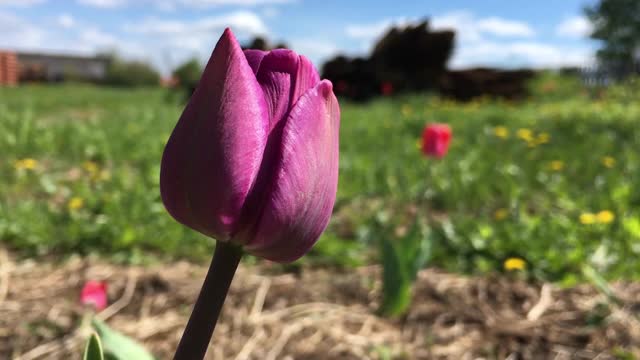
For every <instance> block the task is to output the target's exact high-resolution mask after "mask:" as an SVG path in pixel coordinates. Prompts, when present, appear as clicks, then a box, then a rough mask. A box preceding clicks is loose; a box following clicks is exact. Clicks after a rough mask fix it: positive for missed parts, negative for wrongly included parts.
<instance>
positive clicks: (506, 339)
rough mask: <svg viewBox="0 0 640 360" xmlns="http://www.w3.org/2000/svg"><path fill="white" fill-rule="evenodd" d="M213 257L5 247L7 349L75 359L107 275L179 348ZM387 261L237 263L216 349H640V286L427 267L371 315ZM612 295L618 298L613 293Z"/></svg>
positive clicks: (153, 335) (596, 355) (539, 354)
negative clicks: (123, 258) (91, 301)
mask: <svg viewBox="0 0 640 360" xmlns="http://www.w3.org/2000/svg"><path fill="white" fill-rule="evenodd" d="M205 271H206V268H205V267H204V266H202V265H194V264H190V263H186V262H178V263H174V264H164V265H158V266H153V267H148V268H143V267H125V266H115V265H110V264H108V263H105V262H101V261H98V260H95V259H74V260H70V261H66V262H65V263H51V262H45V263H39V262H37V261H34V260H31V261H19V262H18V261H14V260H12V259H11V258H10V257H9V256H7V254H6V252H4V251H2V250H0V359H22V360H28V359H78V358H79V357H80V355H79V354H80V352H81V350H80V349H81V347H82V345H83V342H84V336H85V334H82V333H81V332H80V330H79V329H80V328H79V325H80V322H81V319H82V317H83V314H84V312H85V309H83V308H82V307H81V306H80V305H78V294H79V291H80V288H81V287H82V284H83V283H84V282H85V281H86V280H88V279H100V280H106V281H107V282H108V284H109V299H110V301H111V306H110V307H108V308H107V309H105V310H104V311H102V312H101V313H100V314H99V315H98V316H99V317H101V318H102V319H105V320H106V321H107V322H108V323H109V324H110V325H111V326H112V327H114V328H115V329H118V330H120V331H122V332H124V333H126V334H128V335H131V336H133V337H134V338H136V339H138V340H139V341H141V342H142V343H143V344H144V345H145V346H147V348H149V349H151V350H152V351H153V352H154V354H156V356H157V357H158V358H159V359H168V358H171V355H172V351H173V350H174V348H175V346H176V344H177V342H178V338H179V336H180V334H181V331H182V329H183V327H184V325H185V322H186V319H187V316H188V314H189V310H190V305H191V304H192V302H193V301H194V299H195V297H196V294H197V291H198V290H199V286H200V284H201V281H202V279H203V276H204V274H205ZM379 280H380V269H379V268H377V267H366V268H360V269H356V270H345V271H339V270H331V269H304V270H303V271H302V272H301V273H300V274H282V273H277V272H276V271H275V270H274V268H272V267H269V266H267V265H261V266H241V267H240V269H239V271H238V274H237V276H236V279H235V280H234V283H233V285H232V287H231V291H230V295H229V298H228V299H227V302H226V304H225V309H224V311H223V318H222V320H221V322H220V323H219V324H218V328H217V329H216V333H215V335H214V338H213V341H212V343H211V347H210V348H209V352H208V355H207V358H208V359H237V360H241V359H244V360H252V359H255V360H258V359H259V360H275V359H479V358H483V359H493V358H497V359H609V358H614V357H616V356H621V355H622V354H633V355H635V356H636V357H638V356H640V322H639V321H638V319H637V317H635V315H634V314H635V313H636V312H637V311H638V309H639V308H640V284H639V283H624V284H623V283H620V284H614V285H613V286H612V288H613V290H614V292H615V295H616V296H617V297H618V298H619V299H621V303H620V304H608V303H607V298H606V297H605V296H604V295H602V294H600V293H599V292H598V291H596V290H595V289H594V288H592V287H590V286H579V287H576V288H572V289H559V288H558V287H556V286H553V285H549V284H544V285H541V284H527V283H525V282H522V281H519V280H514V279H509V278H506V277H462V276H459V275H453V274H447V273H444V272H441V271H437V270H425V271H423V272H421V273H420V276H419V279H418V282H417V285H416V288H415V296H414V301H413V305H412V308H411V311H410V313H409V314H408V315H407V316H405V317H403V318H401V319H395V320H389V319H385V318H381V317H378V316H376V315H375V310H376V308H377V301H378V299H379V291H380V281H379ZM606 304H608V305H606Z"/></svg>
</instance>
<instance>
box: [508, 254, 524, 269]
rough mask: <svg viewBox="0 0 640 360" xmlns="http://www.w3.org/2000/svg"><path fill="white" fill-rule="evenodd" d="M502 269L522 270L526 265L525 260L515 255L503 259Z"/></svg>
mask: <svg viewBox="0 0 640 360" xmlns="http://www.w3.org/2000/svg"><path fill="white" fill-rule="evenodd" d="M503 266H504V269H505V270H507V271H514V270H524V269H525V268H526V267H527V263H526V261H524V259H521V258H517V257H510V258H508V259H507V260H505V261H504V264H503Z"/></svg>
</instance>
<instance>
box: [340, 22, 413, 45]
mask: <svg viewBox="0 0 640 360" xmlns="http://www.w3.org/2000/svg"><path fill="white" fill-rule="evenodd" d="M405 23H406V21H405V20H390V19H387V20H382V21H379V22H376V23H372V24H351V25H347V27H346V28H345V32H346V33H347V36H349V37H351V38H354V39H363V40H373V39H376V38H378V37H380V36H382V34H384V33H385V32H386V31H387V30H388V29H389V28H391V27H392V26H402V25H404V24H405Z"/></svg>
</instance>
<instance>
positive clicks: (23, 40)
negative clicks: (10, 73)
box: [0, 12, 46, 49]
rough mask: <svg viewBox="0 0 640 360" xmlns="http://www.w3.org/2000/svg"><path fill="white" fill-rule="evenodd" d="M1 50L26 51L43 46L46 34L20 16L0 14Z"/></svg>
mask: <svg viewBox="0 0 640 360" xmlns="http://www.w3.org/2000/svg"><path fill="white" fill-rule="evenodd" d="M0 34H2V36H0V48H3V47H4V48H10V49H25V48H32V47H37V46H39V45H40V44H42V42H43V39H44V37H45V34H46V32H45V31H43V29H41V28H39V27H38V26H36V25H33V24H30V23H28V22H26V21H24V20H23V19H21V18H19V17H18V16H16V15H14V14H12V13H8V12H0Z"/></svg>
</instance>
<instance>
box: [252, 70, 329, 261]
mask: <svg viewBox="0 0 640 360" xmlns="http://www.w3.org/2000/svg"><path fill="white" fill-rule="evenodd" d="M285 121H286V123H285V124H284V127H283V129H282V134H281V142H279V143H277V146H279V149H280V151H279V154H280V156H279V159H278V160H277V161H276V162H275V165H273V168H272V169H271V172H270V173H271V174H270V184H269V185H268V186H267V189H268V190H267V191H265V192H264V193H265V194H267V195H266V196H267V198H266V199H263V200H262V201H263V204H264V205H263V206H258V207H257V208H260V209H261V210H260V211H261V214H260V216H259V219H260V220H259V222H258V224H257V226H256V227H255V230H254V231H255V232H254V233H253V234H251V235H250V236H248V237H246V238H245V239H246V241H243V242H244V243H245V249H246V250H247V251H248V252H249V253H251V254H254V255H256V256H261V257H264V258H266V259H269V260H272V261H278V262H290V261H294V260H296V259H298V258H299V257H301V256H302V255H304V254H305V253H306V252H307V251H308V250H309V249H310V248H311V247H312V246H313V244H314V243H315V242H316V241H317V240H318V238H319V236H320V234H321V233H322V231H324V229H325V228H326V226H327V224H328V222H329V218H330V216H331V212H332V210H333V205H334V202H335V196H336V190H337V186H338V146H339V143H338V131H339V126H340V109H339V107H338V100H337V99H336V97H335V95H334V94H333V91H332V86H331V82H329V81H327V80H324V81H322V82H320V83H319V84H318V85H317V86H316V87H315V88H313V89H311V90H309V91H308V92H307V93H305V94H304V95H303V96H302V97H301V98H300V99H299V100H298V102H297V104H296V106H295V107H294V108H293V109H292V110H291V113H290V114H289V116H288V118H287V119H286V120H285ZM267 151H268V150H267ZM261 174H262V173H261ZM245 235H247V234H245Z"/></svg>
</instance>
